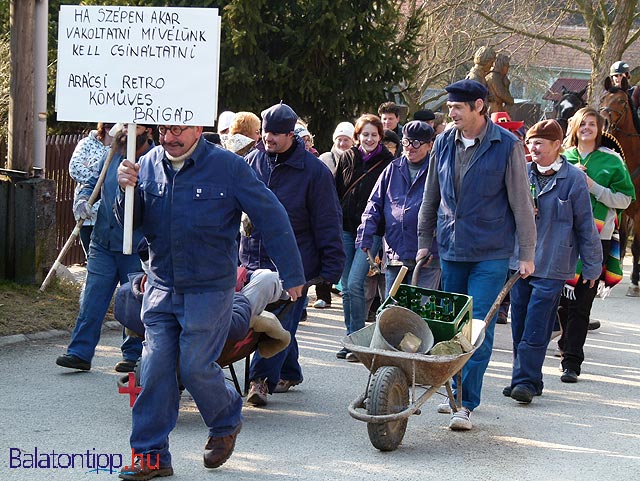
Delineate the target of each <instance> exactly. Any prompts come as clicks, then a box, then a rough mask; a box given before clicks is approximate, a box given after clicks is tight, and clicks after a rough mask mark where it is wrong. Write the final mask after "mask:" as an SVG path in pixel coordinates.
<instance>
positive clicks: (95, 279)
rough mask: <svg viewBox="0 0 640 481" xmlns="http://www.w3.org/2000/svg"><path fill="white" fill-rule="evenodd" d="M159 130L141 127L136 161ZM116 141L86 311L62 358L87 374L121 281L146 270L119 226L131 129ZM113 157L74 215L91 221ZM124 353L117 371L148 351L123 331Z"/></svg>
mask: <svg viewBox="0 0 640 481" xmlns="http://www.w3.org/2000/svg"><path fill="white" fill-rule="evenodd" d="M153 129H154V127H153V126H151V125H138V126H136V157H139V156H141V155H143V154H145V153H146V152H148V151H149V150H151V148H152V147H153V146H154V144H153V140H152V133H153ZM114 142H115V143H116V146H115V148H116V149H117V150H116V152H115V153H114V155H113V158H112V159H111V163H110V164H109V167H108V170H107V173H106V176H105V179H104V183H103V184H102V189H101V190H100V198H101V199H102V202H101V203H100V207H99V208H98V215H97V217H96V222H95V226H94V228H93V232H92V234H91V243H90V245H89V255H88V260H87V278H86V281H85V285H84V290H83V292H82V295H81V298H80V312H79V313H78V318H77V319H76V325H75V328H74V329H73V333H72V334H71V342H70V343H69V346H68V347H67V352H66V353H65V354H63V355H61V356H59V357H58V358H57V359H56V364H57V365H58V366H62V367H66V368H69V369H78V370H81V371H88V370H90V369H91V360H92V359H93V355H94V353H95V349H96V346H97V345H98V341H99V340H100V331H101V329H102V321H103V320H104V316H105V314H106V313H107V310H108V309H109V304H110V303H111V298H112V297H113V293H114V291H115V289H116V286H117V285H118V283H120V284H125V283H127V282H129V278H128V275H129V273H132V272H140V271H142V266H141V265H140V257H139V256H138V254H136V253H134V254H131V255H125V254H123V253H122V229H121V228H120V227H119V226H118V224H117V221H116V218H115V216H114V214H113V203H114V201H115V197H116V194H117V192H118V190H119V189H118V179H117V171H118V164H119V163H120V161H121V160H122V159H123V158H124V156H125V154H126V143H127V130H126V127H125V128H124V130H121V131H120V132H119V133H118V134H117V135H116V137H115V139H114ZM107 155H108V153H105V155H104V157H103V158H102V161H101V165H100V166H99V168H98V169H96V175H94V177H93V178H92V179H91V180H90V181H89V182H88V183H87V184H85V185H84V187H83V188H82V190H81V191H80V193H79V194H78V202H77V203H76V205H75V208H74V213H75V214H77V217H78V218H82V219H87V218H89V217H91V211H92V209H91V206H90V205H89V203H88V200H89V197H90V196H91V192H92V191H93V188H94V187H95V185H96V183H97V181H98V177H99V173H100V171H101V170H102V166H103V165H104V162H105V160H106V158H107ZM141 238H142V233H141V232H140V231H139V230H136V231H134V233H133V243H134V245H137V243H138V242H139V241H140V239H141ZM120 349H121V350H122V356H123V360H122V361H120V362H118V363H117V364H116V367H115V370H116V371H118V372H129V371H133V369H134V368H135V365H136V361H137V359H138V358H139V357H140V353H141V352H142V342H141V341H140V339H138V338H135V337H128V336H125V335H124V333H123V342H122V345H121V347H120Z"/></svg>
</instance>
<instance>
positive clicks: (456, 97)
mask: <svg viewBox="0 0 640 481" xmlns="http://www.w3.org/2000/svg"><path fill="white" fill-rule="evenodd" d="M444 89H445V90H446V91H447V93H448V94H449V96H448V97H447V100H448V101H449V102H475V101H476V100H477V99H482V100H485V101H486V100H487V92H488V91H487V87H485V86H484V85H482V84H481V83H480V82H478V81H477V80H471V79H464V80H458V81H457V82H454V83H452V84H451V85H447V86H446V87H445V88H444Z"/></svg>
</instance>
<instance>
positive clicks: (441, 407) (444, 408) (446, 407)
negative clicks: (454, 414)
mask: <svg viewBox="0 0 640 481" xmlns="http://www.w3.org/2000/svg"><path fill="white" fill-rule="evenodd" d="M438 412H439V413H440V414H451V405H450V404H449V401H445V402H442V403H440V404H438Z"/></svg>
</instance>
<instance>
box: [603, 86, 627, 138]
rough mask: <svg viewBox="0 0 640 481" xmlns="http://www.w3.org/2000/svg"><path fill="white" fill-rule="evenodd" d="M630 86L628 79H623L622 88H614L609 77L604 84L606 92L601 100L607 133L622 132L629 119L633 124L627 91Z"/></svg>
mask: <svg viewBox="0 0 640 481" xmlns="http://www.w3.org/2000/svg"><path fill="white" fill-rule="evenodd" d="M628 85H629V84H628V83H627V79H626V78H623V79H622V86H621V87H614V86H613V84H612V82H611V79H610V78H609V77H607V79H606V80H605V82H604V87H605V89H606V91H605V92H604V94H602V98H601V99H600V115H602V117H604V130H605V131H606V132H613V131H615V130H621V129H622V128H623V124H624V122H625V121H626V120H627V119H630V120H631V121H632V122H633V118H632V112H631V104H630V103H629V95H628V94H627V89H625V87H627V88H628Z"/></svg>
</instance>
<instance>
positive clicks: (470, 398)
mask: <svg viewBox="0 0 640 481" xmlns="http://www.w3.org/2000/svg"><path fill="white" fill-rule="evenodd" d="M440 265H441V267H442V289H443V290H444V291H447V292H457V293H459V294H467V295H469V296H472V297H473V318H474V319H482V320H483V319H484V318H485V316H486V315H487V313H488V312H489V309H491V305H492V304H493V301H495V300H496V298H497V297H498V294H499V293H500V291H501V290H502V288H503V287H504V280H505V278H506V277H507V272H508V270H509V259H496V260H488V261H479V262H456V261H445V260H444V259H440ZM496 318H497V316H495V315H494V316H493V317H492V318H491V319H490V320H489V322H488V324H487V326H486V330H485V337H484V342H483V343H482V345H481V346H480V347H479V348H478V349H477V350H476V352H474V353H473V355H472V356H471V358H470V359H469V360H468V361H467V363H466V364H465V365H464V367H463V368H462V405H463V406H464V407H466V408H467V409H469V410H471V411H473V410H474V409H475V408H476V407H478V406H479V405H480V394H481V391H482V378H483V377H484V373H485V371H486V370H487V366H488V365H489V360H490V359H491V351H492V350H493V335H494V329H495V327H496ZM453 389H454V391H456V380H455V378H454V381H453Z"/></svg>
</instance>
